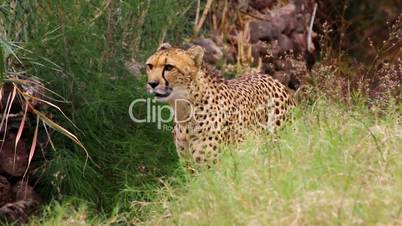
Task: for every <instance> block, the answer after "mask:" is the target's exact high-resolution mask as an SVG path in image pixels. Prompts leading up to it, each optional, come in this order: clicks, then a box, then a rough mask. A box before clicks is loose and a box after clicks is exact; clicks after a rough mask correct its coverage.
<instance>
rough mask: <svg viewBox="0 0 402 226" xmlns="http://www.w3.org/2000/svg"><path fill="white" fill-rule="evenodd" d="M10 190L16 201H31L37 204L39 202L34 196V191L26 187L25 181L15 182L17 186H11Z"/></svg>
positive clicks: (38, 198)
mask: <svg viewBox="0 0 402 226" xmlns="http://www.w3.org/2000/svg"><path fill="white" fill-rule="evenodd" d="M12 190H13V193H14V194H15V200H16V201H21V200H29V199H33V200H35V201H36V202H38V203H39V202H40V201H41V199H40V197H39V195H38V194H36V192H35V191H34V189H33V188H32V187H31V186H30V185H28V183H27V182H25V181H19V182H17V184H15V185H14V186H13V189H12Z"/></svg>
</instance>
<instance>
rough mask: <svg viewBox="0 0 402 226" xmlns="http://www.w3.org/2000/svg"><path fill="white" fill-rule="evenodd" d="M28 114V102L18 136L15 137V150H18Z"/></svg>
mask: <svg viewBox="0 0 402 226" xmlns="http://www.w3.org/2000/svg"><path fill="white" fill-rule="evenodd" d="M27 112H28V102H26V103H25V110H24V115H23V116H22V119H21V123H20V127H19V128H18V133H17V136H16V137H15V150H17V145H18V141H19V140H20V138H21V135H22V131H24V127H25V119H26V116H27Z"/></svg>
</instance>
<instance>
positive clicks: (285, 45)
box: [278, 34, 293, 53]
mask: <svg viewBox="0 0 402 226" xmlns="http://www.w3.org/2000/svg"><path fill="white" fill-rule="evenodd" d="M278 44H279V49H280V50H279V52H280V53H285V52H288V51H291V50H293V42H292V40H291V39H290V38H288V36H286V35H283V34H282V35H280V36H279V38H278Z"/></svg>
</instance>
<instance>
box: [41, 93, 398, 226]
mask: <svg viewBox="0 0 402 226" xmlns="http://www.w3.org/2000/svg"><path fill="white" fill-rule="evenodd" d="M398 111H399V110H398V109H395V107H392V106H391V107H390V108H389V109H388V110H387V111H386V112H382V115H385V116H382V117H379V116H378V114H376V113H369V112H368V111H367V109H366V108H365V107H364V104H360V105H357V106H356V107H354V108H353V109H348V108H346V107H345V106H343V105H340V104H337V103H331V102H329V101H328V100H326V99H325V98H320V99H319V100H317V101H316V102H315V103H314V104H313V105H310V106H307V105H304V106H301V107H299V108H298V109H297V111H296V117H295V123H294V125H292V126H288V127H287V128H285V129H284V130H283V131H281V132H280V134H279V137H266V136H262V137H254V138H252V139H250V140H249V142H246V143H245V144H244V145H242V146H241V147H239V148H236V151H235V152H233V151H232V152H230V153H229V152H228V153H226V155H225V156H224V157H223V158H222V162H221V163H220V164H218V165H217V166H216V167H214V168H213V169H209V170H208V169H207V170H202V171H200V172H198V175H197V176H194V175H193V176H191V177H189V178H188V179H187V180H182V181H183V182H185V184H179V185H177V183H176V185H172V184H171V183H169V182H168V181H165V182H164V184H165V186H163V187H162V188H160V189H159V190H158V191H157V193H158V194H159V195H158V197H157V198H156V199H155V200H153V201H151V202H142V203H137V205H140V206H141V207H142V208H143V209H148V211H147V213H148V214H147V215H146V216H148V218H147V220H146V221H140V220H139V219H136V218H128V217H127V216H126V215H114V216H112V217H110V218H108V219H96V220H97V222H96V224H105V225H110V224H111V222H113V223H121V224H143V225H290V224H292V223H294V224H303V225H354V224H361V225H377V224H391V225H393V224H400V223H402V222H401V219H402V216H401V212H400V203H401V202H402V193H401V190H400V187H401V186H402V180H401V178H402V171H401V168H400V162H401V160H402V159H401V156H402V155H401V150H402V146H401V144H402V142H401V141H402V127H401V124H400V120H401V118H400V115H399V113H398ZM339 122H342V123H339ZM395 122H399V123H395ZM81 204H82V202H81ZM55 206H56V207H54V208H55V210H54V208H51V209H48V210H46V211H45V213H46V215H45V216H47V217H46V218H45V219H43V218H42V219H38V220H37V221H33V222H35V223H38V224H39V223H40V224H41V225H42V224H44V225H46V224H48V222H54V224H50V225H58V224H59V223H62V222H61V221H62V220H61V219H64V220H66V219H67V221H69V220H72V219H75V220H80V222H81V223H89V222H91V221H90V220H91V219H92V218H88V217H86V218H82V217H81V216H83V215H86V214H87V212H86V211H85V210H80V209H79V210H75V211H74V212H73V214H72V215H70V214H69V213H70V211H71V209H72V208H74V207H73V206H71V205H67V206H64V207H63V208H61V209H60V206H59V205H58V204H56V205H55ZM84 206H85V205H84ZM60 211H61V212H60ZM52 212H56V214H53V213H52ZM60 215H61V216H63V217H60Z"/></svg>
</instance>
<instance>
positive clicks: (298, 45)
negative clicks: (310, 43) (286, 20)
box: [290, 32, 307, 53]
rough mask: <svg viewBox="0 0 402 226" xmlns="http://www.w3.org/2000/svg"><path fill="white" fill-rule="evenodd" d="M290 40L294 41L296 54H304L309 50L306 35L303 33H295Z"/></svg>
mask: <svg viewBox="0 0 402 226" xmlns="http://www.w3.org/2000/svg"><path fill="white" fill-rule="evenodd" d="M290 38H291V39H292V41H293V46H294V47H295V48H294V51H295V52H296V53H304V51H305V50H306V49H307V39H306V35H305V34H303V33H298V32H293V33H292V35H291V36H290Z"/></svg>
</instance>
